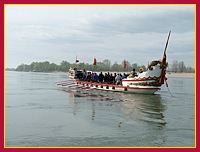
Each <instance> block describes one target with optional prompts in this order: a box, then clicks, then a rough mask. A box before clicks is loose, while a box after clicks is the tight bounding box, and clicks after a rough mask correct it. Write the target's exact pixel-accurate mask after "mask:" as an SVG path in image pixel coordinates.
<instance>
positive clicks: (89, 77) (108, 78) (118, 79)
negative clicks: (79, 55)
mask: <svg viewBox="0 0 200 152" xmlns="http://www.w3.org/2000/svg"><path fill="white" fill-rule="evenodd" d="M74 71H75V78H76V79H79V80H82V81H88V82H90V81H91V82H99V83H108V84H116V85H120V84H122V80H123V79H125V78H127V77H135V76H137V73H136V72H135V69H133V71H132V72H131V73H130V74H126V73H124V74H123V75H122V74H121V73H114V74H112V73H110V72H107V73H105V74H103V73H102V72H100V73H99V74H97V73H96V72H94V73H93V72H92V71H87V72H86V71H85V70H83V71H82V70H79V71H77V69H74Z"/></svg>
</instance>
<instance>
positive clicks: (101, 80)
mask: <svg viewBox="0 0 200 152" xmlns="http://www.w3.org/2000/svg"><path fill="white" fill-rule="evenodd" d="M103 80H104V75H103V73H102V72H101V73H100V74H99V82H101V83H103Z"/></svg>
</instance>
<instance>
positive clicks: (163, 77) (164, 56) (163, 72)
mask: <svg viewBox="0 0 200 152" xmlns="http://www.w3.org/2000/svg"><path fill="white" fill-rule="evenodd" d="M170 34H171V31H169V35H168V38H167V42H166V45H165V50H164V54H163V58H162V71H161V77H160V84H164V81H166V78H165V74H166V60H167V56H166V50H167V46H168V42H169V38H170Z"/></svg>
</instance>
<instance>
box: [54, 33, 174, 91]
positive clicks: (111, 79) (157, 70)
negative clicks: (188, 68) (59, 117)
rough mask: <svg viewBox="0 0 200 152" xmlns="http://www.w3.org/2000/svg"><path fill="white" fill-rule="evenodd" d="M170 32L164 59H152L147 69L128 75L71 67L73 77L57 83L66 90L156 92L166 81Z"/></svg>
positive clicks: (70, 74)
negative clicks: (67, 80)
mask: <svg viewBox="0 0 200 152" xmlns="http://www.w3.org/2000/svg"><path fill="white" fill-rule="evenodd" d="M170 33H171V31H170V32H169V35H168V38H167V42H166V46H165V49H164V54H163V57H162V61H160V60H156V61H152V62H151V63H150V64H149V65H148V68H147V70H146V71H143V69H140V70H139V72H135V69H133V71H132V72H131V73H130V74H129V75H128V76H127V75H123V76H122V75H120V74H119V73H118V74H117V73H115V74H112V73H109V72H108V73H105V74H103V73H102V72H101V73H99V74H97V73H94V72H92V71H86V70H77V69H76V68H74V69H72V68H70V69H69V73H68V76H69V78H70V79H71V81H69V82H57V83H56V85H57V86H58V87H59V88H61V89H64V90H68V89H84V90H105V91H117V92H129V93H140V94H154V93H155V92H156V91H158V90H160V89H161V86H162V85H163V84H164V82H166V86H168V84H167V81H166V80H167V78H166V68H167V62H166V58H167V57H166V49H167V46H168V41H169V37H170Z"/></svg>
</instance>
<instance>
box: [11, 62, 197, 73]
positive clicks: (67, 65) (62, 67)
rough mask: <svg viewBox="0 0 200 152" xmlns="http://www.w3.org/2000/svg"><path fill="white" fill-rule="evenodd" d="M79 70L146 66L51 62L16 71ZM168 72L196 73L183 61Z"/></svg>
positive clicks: (173, 65) (114, 69) (174, 64)
mask: <svg viewBox="0 0 200 152" xmlns="http://www.w3.org/2000/svg"><path fill="white" fill-rule="evenodd" d="M75 67H76V68H77V69H81V70H82V69H86V70H91V71H116V72H122V71H125V72H130V71H132V69H133V68H134V69H135V70H136V71H138V70H139V68H141V67H142V68H143V69H144V70H146V66H144V65H138V64H137V63H133V64H131V63H130V62H129V61H126V70H124V61H122V62H121V63H118V62H114V63H113V64H111V61H110V60H108V59H105V60H103V61H102V62H97V64H96V65H93V63H92V64H89V63H84V62H80V63H69V62H67V61H62V62H61V63H60V64H59V65H57V64H55V63H50V62H49V61H45V62H32V63H31V64H30V65H27V64H21V65H19V66H17V68H16V69H12V70H15V71H25V72H67V71H68V70H69V68H75ZM167 70H168V71H171V72H194V69H193V68H191V67H186V66H185V65H184V62H183V61H180V62H178V61H173V63H172V65H171V66H170V67H168V69H167Z"/></svg>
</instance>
